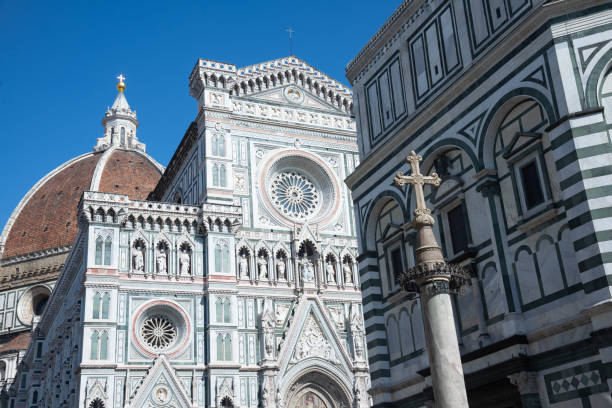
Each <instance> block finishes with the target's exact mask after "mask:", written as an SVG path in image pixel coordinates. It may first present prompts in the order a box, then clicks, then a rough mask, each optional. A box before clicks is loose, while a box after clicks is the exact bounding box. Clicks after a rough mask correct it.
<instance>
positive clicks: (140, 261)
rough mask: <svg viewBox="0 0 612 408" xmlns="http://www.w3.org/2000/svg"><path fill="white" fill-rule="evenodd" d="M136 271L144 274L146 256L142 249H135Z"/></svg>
mask: <svg viewBox="0 0 612 408" xmlns="http://www.w3.org/2000/svg"><path fill="white" fill-rule="evenodd" d="M134 251H135V252H134V270H135V271H138V272H144V256H143V255H142V250H141V249H140V248H135V249H134Z"/></svg>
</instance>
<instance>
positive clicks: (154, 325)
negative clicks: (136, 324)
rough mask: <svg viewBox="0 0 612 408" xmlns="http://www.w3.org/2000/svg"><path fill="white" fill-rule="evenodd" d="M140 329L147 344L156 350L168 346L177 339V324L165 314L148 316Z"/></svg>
mask: <svg viewBox="0 0 612 408" xmlns="http://www.w3.org/2000/svg"><path fill="white" fill-rule="evenodd" d="M140 331H141V334H142V339H143V340H144V342H145V343H146V344H147V346H149V347H151V348H152V349H155V350H163V349H165V348H168V347H169V346H170V345H172V343H174V340H176V326H175V325H174V322H172V321H171V320H170V319H168V318H167V317H165V316H161V315H153V316H151V317H148V318H147V319H146V320H145V321H144V322H143V323H142V327H141V329H140Z"/></svg>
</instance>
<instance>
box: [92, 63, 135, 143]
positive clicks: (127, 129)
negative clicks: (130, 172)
mask: <svg viewBox="0 0 612 408" xmlns="http://www.w3.org/2000/svg"><path fill="white" fill-rule="evenodd" d="M117 79H118V80H119V82H118V83H117V91H119V93H118V94H117V97H116V98H115V101H114V102H113V106H111V107H110V108H107V109H106V114H105V115H104V118H103V119H102V126H104V136H103V137H101V138H98V143H97V144H96V146H95V148H94V150H95V151H101V150H106V149H108V148H109V147H111V146H116V147H121V148H123V149H135V150H142V151H144V150H145V145H144V144H143V143H140V142H138V138H137V137H136V128H137V127H138V119H137V118H136V111H133V110H132V109H131V108H130V105H129V104H128V101H127V99H126V97H125V82H124V81H125V77H124V76H123V75H119V76H118V77H117Z"/></svg>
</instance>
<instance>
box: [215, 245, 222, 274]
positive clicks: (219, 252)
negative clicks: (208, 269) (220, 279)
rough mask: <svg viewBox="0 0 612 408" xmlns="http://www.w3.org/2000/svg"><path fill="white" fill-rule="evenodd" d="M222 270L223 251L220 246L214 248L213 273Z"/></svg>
mask: <svg viewBox="0 0 612 408" xmlns="http://www.w3.org/2000/svg"><path fill="white" fill-rule="evenodd" d="M222 270H223V250H222V249H221V245H219V244H217V245H216V246H215V272H221V271H222Z"/></svg>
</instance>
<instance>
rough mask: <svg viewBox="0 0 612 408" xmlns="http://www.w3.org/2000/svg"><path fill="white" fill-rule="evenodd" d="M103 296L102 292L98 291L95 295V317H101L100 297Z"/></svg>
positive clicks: (93, 316) (93, 315) (93, 314)
mask: <svg viewBox="0 0 612 408" xmlns="http://www.w3.org/2000/svg"><path fill="white" fill-rule="evenodd" d="M101 298H102V296H101V295H100V292H96V294H95V295H94V297H93V312H92V316H91V317H92V318H93V319H99V318H100V299H101Z"/></svg>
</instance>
